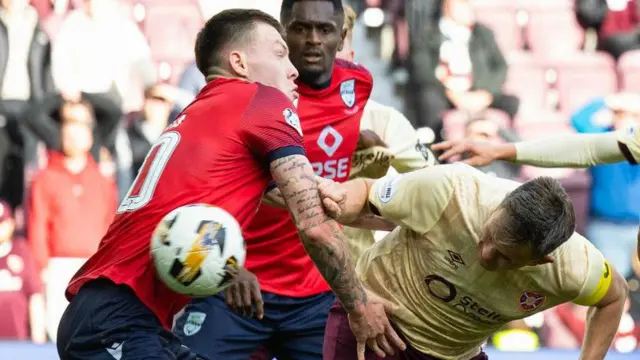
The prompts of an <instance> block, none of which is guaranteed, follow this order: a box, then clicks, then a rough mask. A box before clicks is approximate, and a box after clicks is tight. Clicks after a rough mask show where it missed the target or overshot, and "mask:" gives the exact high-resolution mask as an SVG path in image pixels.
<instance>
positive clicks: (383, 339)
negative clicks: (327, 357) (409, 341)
mask: <svg viewBox="0 0 640 360" xmlns="http://www.w3.org/2000/svg"><path fill="white" fill-rule="evenodd" d="M393 310H394V306H393V304H391V303H390V302H389V301H387V300H384V299H382V298H380V297H378V296H376V295H375V294H373V293H371V292H369V291H367V302H366V304H365V305H364V310H363V311H361V312H359V313H349V314H348V316H349V326H351V331H353V335H354V336H355V338H356V340H357V342H358V360H365V356H364V355H365V350H366V346H368V347H369V348H370V349H371V350H373V351H374V352H375V353H376V355H378V356H379V357H385V356H386V355H393V354H394V353H395V350H394V347H396V348H399V349H400V350H402V351H404V350H405V349H406V348H407V346H406V345H405V344H404V342H403V341H402V340H401V339H400V337H399V336H398V334H397V333H396V331H395V330H394V329H393V327H392V326H391V323H390V322H389V319H387V313H391V312H393ZM392 346H393V347H392Z"/></svg>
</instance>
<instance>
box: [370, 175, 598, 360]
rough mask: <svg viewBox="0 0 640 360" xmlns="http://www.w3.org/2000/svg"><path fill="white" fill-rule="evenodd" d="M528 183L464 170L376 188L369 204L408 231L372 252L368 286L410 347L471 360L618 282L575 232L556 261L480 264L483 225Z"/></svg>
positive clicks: (382, 182) (401, 178) (387, 181)
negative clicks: (520, 322)
mask: <svg viewBox="0 0 640 360" xmlns="http://www.w3.org/2000/svg"><path fill="white" fill-rule="evenodd" d="M517 186H519V183H517V182H513V181H509V180H504V179H499V178H495V177H492V176H489V175H485V174H484V173H482V172H480V171H478V170H476V169H474V168H472V167H470V166H467V165H464V164H452V165H439V166H434V167H429V168H425V169H422V170H417V171H414V172H411V173H407V174H402V175H395V176H387V177H385V178H382V179H379V180H377V181H376V183H375V185H374V186H373V188H372V190H371V192H370V194H369V201H370V203H371V204H372V205H373V206H375V207H376V208H377V209H378V210H379V212H380V213H381V215H382V216H384V217H385V218H387V219H389V220H392V221H394V222H396V223H397V224H398V225H400V226H399V227H398V228H396V229H395V230H394V231H392V232H391V233H390V234H389V235H387V236H386V237H385V238H384V239H383V240H381V241H379V242H377V243H376V244H375V245H374V246H373V247H371V248H370V249H368V250H367V251H365V252H364V254H363V255H362V256H361V257H360V259H359V261H358V263H357V271H358V274H359V276H360V278H361V280H362V281H363V282H364V284H365V285H366V286H367V288H369V289H370V290H372V291H373V292H375V293H376V294H378V295H380V296H381V297H383V298H385V299H387V300H389V301H391V302H393V303H394V304H396V305H397V306H398V310H397V311H396V312H394V314H393V316H392V319H393V321H394V323H395V324H396V325H397V326H398V327H399V328H400V330H401V331H402V333H403V334H404V336H405V337H406V339H407V340H408V341H409V343H410V344H411V345H412V346H414V347H415V348H416V349H418V350H419V351H421V352H424V353H426V354H429V355H431V356H434V357H437V358H440V359H451V360H453V359H457V360H460V359H469V358H472V357H473V356H475V355H477V354H478V353H479V352H480V346H481V345H482V344H483V343H484V342H485V341H486V340H487V338H488V337H489V336H490V335H491V334H492V333H493V332H495V331H496V330H498V329H500V328H501V327H502V326H503V325H505V324H507V323H508V322H510V321H512V320H516V319H521V318H524V317H527V316H529V315H532V314H534V313H536V312H539V311H542V310H545V309H548V308H551V307H553V306H556V305H558V304H561V303H564V302H568V301H573V302H576V303H579V304H584V305H591V304H594V303H596V302H598V301H599V300H600V299H601V298H602V297H603V296H604V294H605V293H606V291H607V289H608V288H609V284H610V282H611V275H610V272H609V266H608V265H607V264H606V262H605V260H604V257H603V256H602V254H601V253H600V252H599V251H598V250H597V249H596V248H595V247H594V246H593V245H591V244H590V243H589V242H588V241H587V240H586V239H585V238H583V237H582V236H580V235H579V234H577V233H575V234H574V235H573V236H572V237H571V238H570V239H569V240H568V241H567V242H566V243H565V244H563V245H562V246H560V247H559V248H558V249H557V250H556V251H555V252H553V253H552V256H553V257H554V258H555V261H554V262H553V263H550V264H544V265H540V266H529V267H524V268H521V269H519V270H513V271H488V270H485V269H484V268H483V267H482V266H481V265H480V264H479V262H478V260H477V246H478V242H479V236H480V234H481V233H482V229H483V225H484V223H485V222H486V221H487V219H488V218H489V216H490V215H491V213H492V212H493V211H494V210H495V209H496V207H497V206H498V205H499V204H500V202H501V201H502V199H503V198H504V197H505V196H506V195H507V193H508V192H509V191H511V190H513V189H514V188H516V187H517Z"/></svg>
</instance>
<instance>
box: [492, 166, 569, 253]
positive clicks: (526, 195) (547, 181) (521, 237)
mask: <svg viewBox="0 0 640 360" xmlns="http://www.w3.org/2000/svg"><path fill="white" fill-rule="evenodd" d="M499 209H500V210H501V211H502V213H501V214H500V215H501V221H502V222H501V225H502V231H503V235H505V237H506V238H507V239H510V240H511V241H513V242H515V243H517V244H527V245H530V246H531V250H532V253H533V257H534V259H541V258H543V257H544V256H546V255H549V254H550V253H551V252H552V251H554V250H555V249H557V248H558V247H559V246H560V245H562V244H563V243H564V242H565V241H567V240H568V239H569V238H570V237H571V235H572V234H573V232H574V230H575V227H576V215H575V212H574V209H573V203H572V202H571V199H570V198H569V195H567V192H566V191H565V190H564V189H563V188H562V186H561V185H560V183H558V181H557V180H555V179H553V178H550V177H546V176H543V177H539V178H536V179H533V180H530V181H527V182H526V183H524V184H522V185H520V186H519V187H518V188H516V189H515V190H513V191H512V192H511V193H509V194H508V195H507V196H506V197H505V198H504V200H503V201H502V203H501V204H500V207H499Z"/></svg>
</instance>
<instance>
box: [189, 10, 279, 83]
mask: <svg viewBox="0 0 640 360" xmlns="http://www.w3.org/2000/svg"><path fill="white" fill-rule="evenodd" d="M258 23H265V24H267V25H269V26H272V27H273V28H275V29H276V30H277V31H278V32H279V33H280V34H283V33H284V31H283V29H282V25H280V23H279V22H278V20H276V19H275V18H274V17H273V16H271V15H269V14H267V13H265V12H262V11H260V10H255V9H229V10H224V11H221V12H219V13H218V14H216V15H214V16H213V17H212V18H211V19H209V20H208V21H207V22H206V23H205V24H204V27H203V28H202V30H200V32H199V33H198V36H197V38H196V45H195V55H196V65H197V66H198V70H200V72H201V73H202V74H203V75H204V76H205V77H206V76H207V75H209V73H210V72H211V69H212V68H213V67H220V66H222V63H223V61H224V59H223V57H222V51H224V49H225V48H226V47H228V46H229V45H235V44H237V43H239V42H242V41H249V40H251V35H252V31H253V30H254V29H255V26H256V24H258Z"/></svg>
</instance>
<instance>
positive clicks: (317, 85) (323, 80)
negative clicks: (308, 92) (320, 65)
mask: <svg viewBox="0 0 640 360" xmlns="http://www.w3.org/2000/svg"><path fill="white" fill-rule="evenodd" d="M331 75H332V72H327V73H326V74H322V75H320V76H316V75H306V74H300V77H299V78H298V79H299V80H300V82H301V83H303V84H305V85H307V86H308V87H310V88H312V89H314V90H322V89H326V88H328V87H329V85H331Z"/></svg>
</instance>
